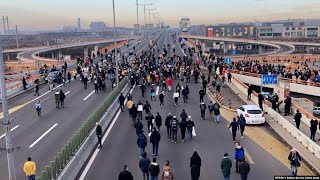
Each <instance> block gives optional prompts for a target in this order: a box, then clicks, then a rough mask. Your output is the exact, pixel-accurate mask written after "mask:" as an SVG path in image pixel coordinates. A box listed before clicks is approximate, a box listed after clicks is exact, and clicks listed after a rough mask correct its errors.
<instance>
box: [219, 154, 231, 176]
mask: <svg viewBox="0 0 320 180" xmlns="http://www.w3.org/2000/svg"><path fill="white" fill-rule="evenodd" d="M220 167H221V170H222V175H223V177H224V180H230V174H231V167H232V162H231V160H230V158H229V155H228V153H224V155H223V159H222V161H221V165H220Z"/></svg>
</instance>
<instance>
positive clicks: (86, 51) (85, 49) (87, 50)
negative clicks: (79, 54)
mask: <svg viewBox="0 0 320 180" xmlns="http://www.w3.org/2000/svg"><path fill="white" fill-rule="evenodd" d="M83 56H84V57H86V56H89V48H88V47H85V48H83Z"/></svg>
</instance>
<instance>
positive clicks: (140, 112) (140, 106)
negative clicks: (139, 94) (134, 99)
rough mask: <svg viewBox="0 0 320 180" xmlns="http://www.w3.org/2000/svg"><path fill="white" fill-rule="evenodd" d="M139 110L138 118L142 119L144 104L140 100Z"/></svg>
mask: <svg viewBox="0 0 320 180" xmlns="http://www.w3.org/2000/svg"><path fill="white" fill-rule="evenodd" d="M137 111H138V120H142V112H143V104H142V102H141V101H140V100H139V102H138V104H137Z"/></svg>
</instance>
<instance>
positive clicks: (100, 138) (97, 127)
mask: <svg viewBox="0 0 320 180" xmlns="http://www.w3.org/2000/svg"><path fill="white" fill-rule="evenodd" d="M96 135H97V137H98V143H99V146H98V148H99V149H101V148H102V143H101V140H102V128H101V126H100V124H99V122H96Z"/></svg>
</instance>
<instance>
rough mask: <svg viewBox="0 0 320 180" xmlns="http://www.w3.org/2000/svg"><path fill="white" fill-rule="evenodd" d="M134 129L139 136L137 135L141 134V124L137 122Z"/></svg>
mask: <svg viewBox="0 0 320 180" xmlns="http://www.w3.org/2000/svg"><path fill="white" fill-rule="evenodd" d="M134 128H136V134H137V136H139V134H141V133H142V129H143V124H142V123H141V122H140V121H139V120H138V121H137V122H136V124H135V125H134Z"/></svg>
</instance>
